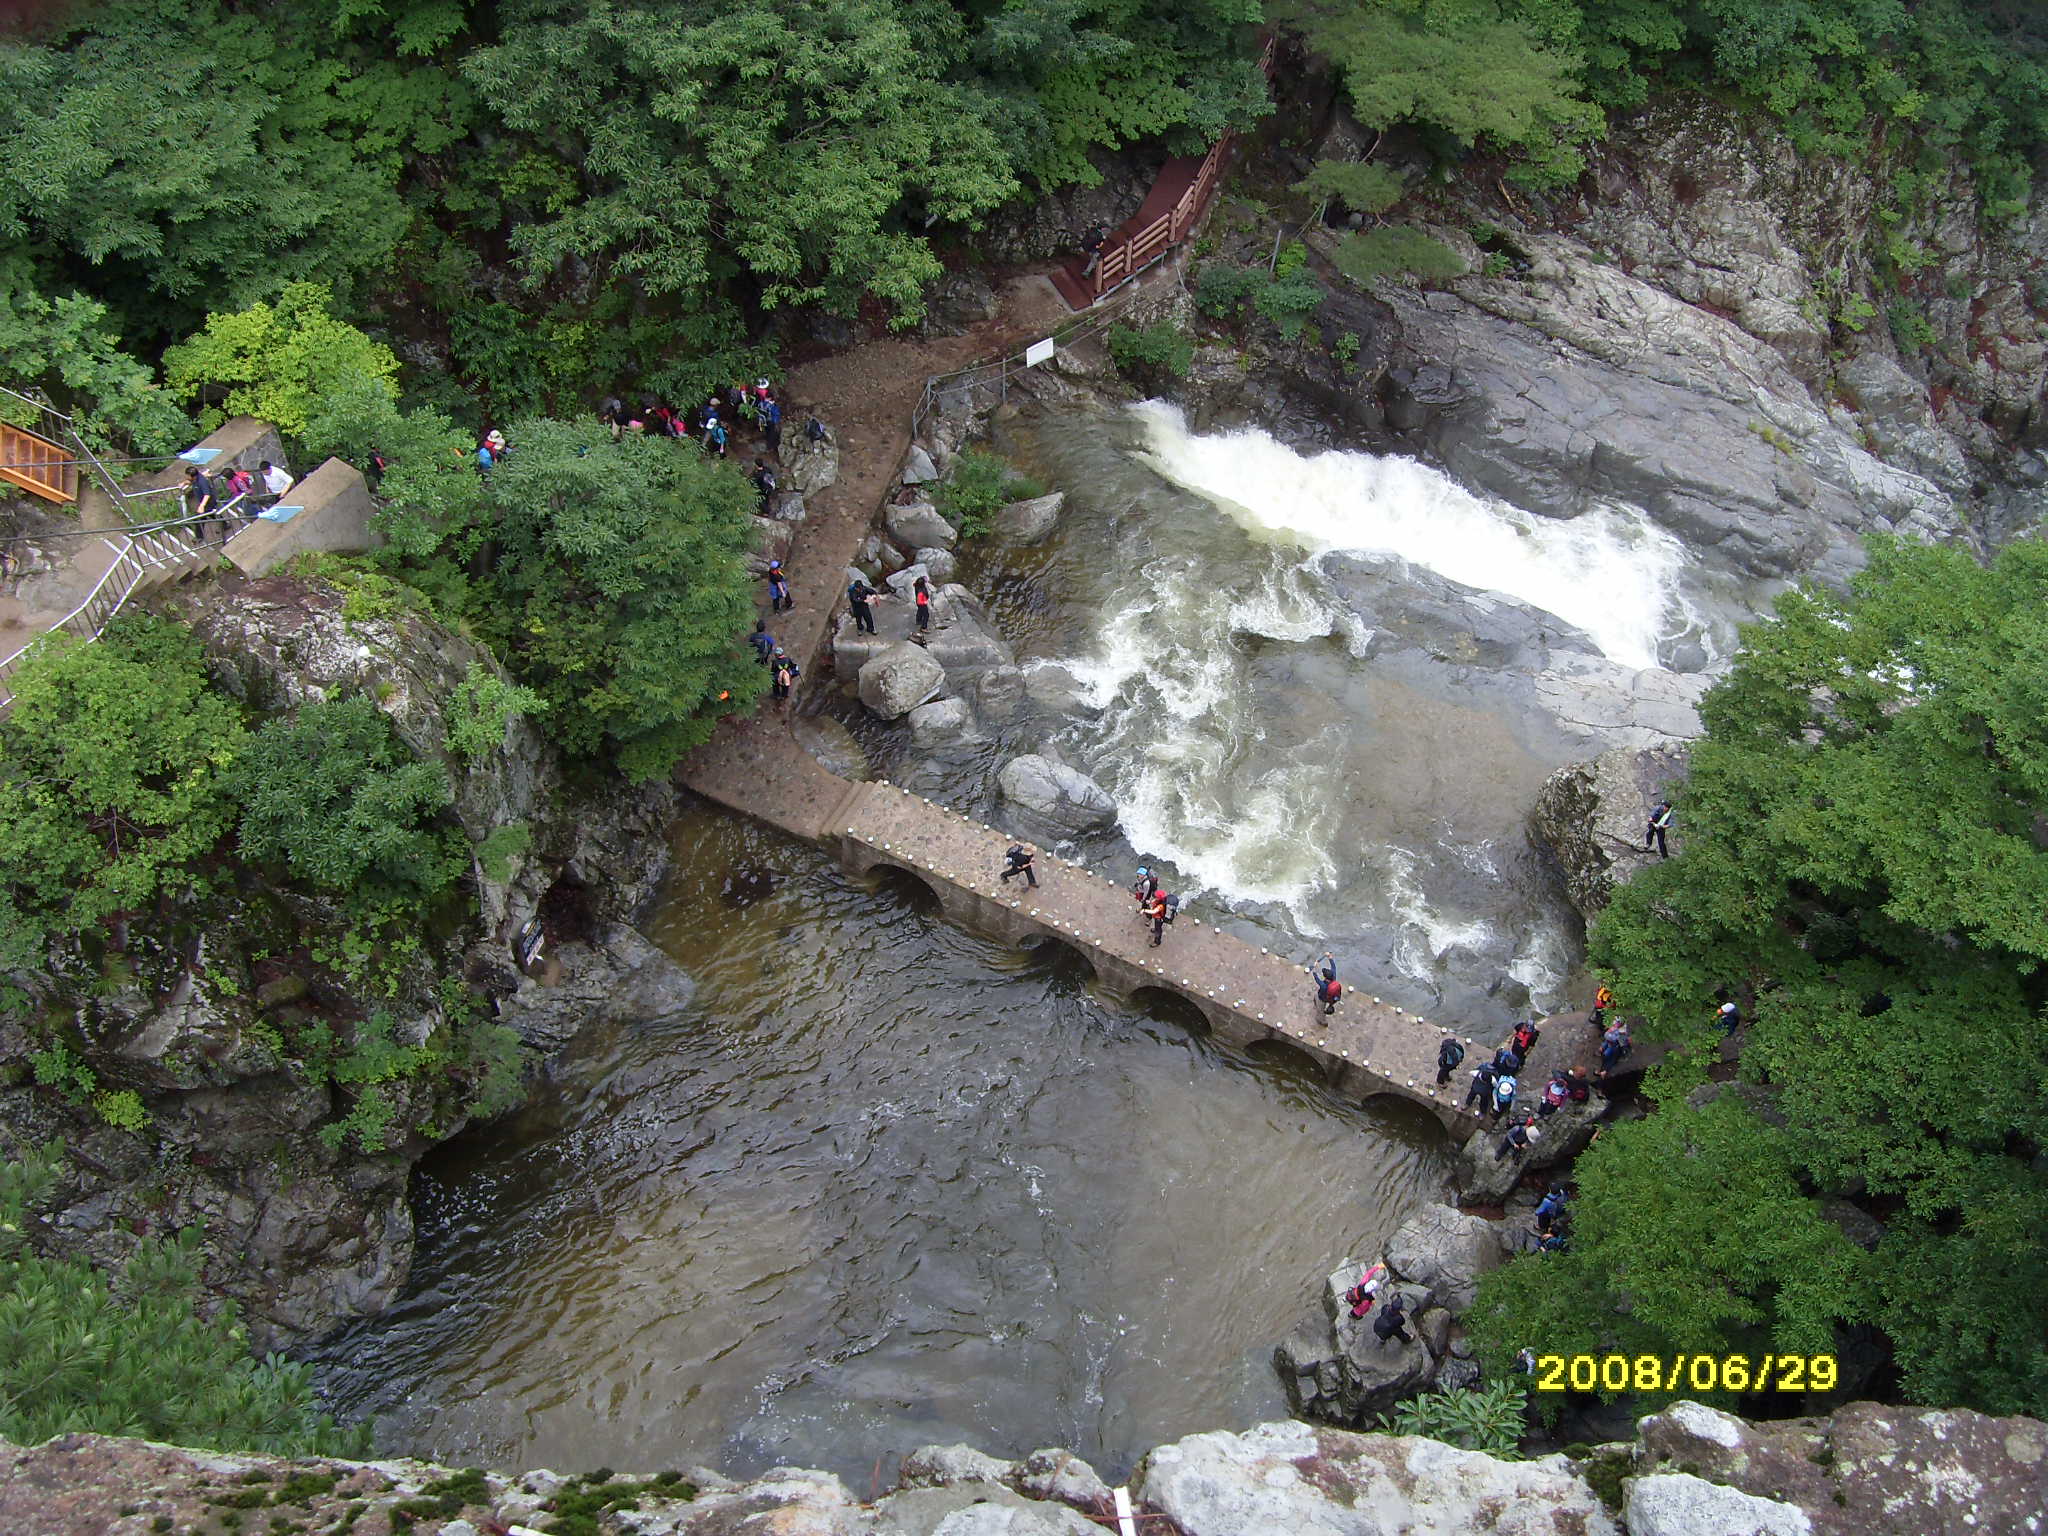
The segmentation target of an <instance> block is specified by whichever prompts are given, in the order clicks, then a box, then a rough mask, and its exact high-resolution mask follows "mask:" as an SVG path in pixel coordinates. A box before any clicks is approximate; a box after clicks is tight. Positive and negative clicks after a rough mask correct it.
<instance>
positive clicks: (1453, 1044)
mask: <svg viewBox="0 0 2048 1536" xmlns="http://www.w3.org/2000/svg"><path fill="white" fill-rule="evenodd" d="M1464 1059H1465V1047H1463V1046H1462V1045H1460V1044H1458V1042H1457V1041H1455V1040H1446V1041H1445V1042H1444V1043H1443V1044H1442V1045H1440V1046H1438V1047H1437V1053H1436V1064H1437V1065H1438V1066H1440V1067H1443V1068H1444V1069H1446V1070H1449V1069H1450V1068H1452V1067H1455V1066H1456V1065H1457V1064H1458V1063H1459V1062H1461V1061H1463V1060H1464Z"/></svg>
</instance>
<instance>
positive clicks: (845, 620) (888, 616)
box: [832, 565, 1017, 687]
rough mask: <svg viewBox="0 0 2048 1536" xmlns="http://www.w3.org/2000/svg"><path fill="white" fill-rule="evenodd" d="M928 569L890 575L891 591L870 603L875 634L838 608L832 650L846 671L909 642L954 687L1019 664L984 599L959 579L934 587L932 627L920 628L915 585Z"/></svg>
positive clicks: (850, 673) (849, 674)
mask: <svg viewBox="0 0 2048 1536" xmlns="http://www.w3.org/2000/svg"><path fill="white" fill-rule="evenodd" d="M924 574H925V568H924V567H923V566H917V565H913V566H907V567H905V568H904V569H903V570H900V571H898V572H896V573H895V574H894V575H892V576H890V577H889V578H888V580H887V582H886V583H885V584H886V585H887V587H888V588H889V592H890V595H889V596H888V597H886V598H881V599H877V600H876V601H874V602H872V603H870V604H869V605H868V606H869V611H870V612H871V613H872V614H873V616H874V621H875V632H874V633H873V634H871V635H864V634H862V633H860V631H859V630H858V629H857V628H856V627H855V625H854V622H853V615H852V614H850V613H848V612H845V611H843V610H842V611H841V612H840V614H839V616H838V617H837V618H836V619H835V620H834V621H833V631H832V649H833V655H834V658H835V660H836V664H837V666H838V669H839V672H840V674H841V675H842V676H844V677H848V678H851V677H852V676H853V675H854V674H856V673H858V672H859V671H860V669H861V668H862V667H863V666H865V665H866V664H867V663H868V662H869V661H870V660H872V659H873V658H874V657H876V656H879V655H881V654H882V653H883V652H885V651H889V650H891V649H893V648H894V647H895V646H897V645H899V644H902V643H903V642H905V641H908V642H910V643H912V644H914V645H916V646H918V647H919V648H921V649H922V650H923V651H924V652H925V654H926V655H928V656H929V657H930V658H931V659H932V660H933V661H934V662H935V663H937V664H938V666H939V667H941V668H942V669H943V670H944V672H945V674H946V677H947V679H948V681H949V684H950V685H951V686H953V687H965V686H966V685H967V684H968V683H970V682H972V681H973V680H974V679H975V678H977V677H979V676H980V675H981V674H982V673H983V672H986V671H989V670H991V669H993V668H1004V667H1014V666H1015V665H1016V660H1017V657H1016V653H1015V652H1014V651H1012V650H1011V649H1010V646H1009V643H1008V642H1007V641H1005V640H1004V639H1003V637H1002V636H1001V635H1000V634H998V633H997V632H996V628H995V625H994V623H993V622H992V621H991V620H990V619H989V616H988V610H987V609H986V608H984V607H983V606H982V604H981V600H980V599H979V598H977V597H976V596H975V595H974V594H973V593H972V592H970V591H968V590H967V588H965V587H963V586H960V585H959V584H958V583H955V582H946V583H944V584H943V585H937V586H935V587H934V588H933V591H932V610H931V611H932V627H931V628H930V629H929V630H926V631H922V632H920V631H919V629H918V627H917V604H916V603H915V602H914V601H913V600H912V598H911V586H912V583H913V582H914V580H915V579H916V578H917V577H918V576H921V575H924Z"/></svg>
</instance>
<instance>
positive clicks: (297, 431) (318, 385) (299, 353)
mask: <svg viewBox="0 0 2048 1536" xmlns="http://www.w3.org/2000/svg"><path fill="white" fill-rule="evenodd" d="M333 303H334V295H333V294H332V293H331V292H329V291H328V290H327V289H326V288H323V287H322V286H320V285H319V284H318V283H292V284H290V285H289V286H287V287H286V288H285V290H284V292H283V294H282V295H280V296H279V298H278V300H277V302H276V303H275V304H270V303H259V304H252V305H250V306H249V307H248V308H247V309H244V310H241V311H239V312H237V313H235V314H231V315H222V314H214V315H208V316H207V317H206V328H205V329H204V330H202V331H201V332H200V333H199V334H198V335H196V336H194V337H192V338H191V339H190V340H189V341H185V342H182V343H180V344H179V345H177V346H175V347H172V348H171V349H170V350H168V351H167V352H165V353H164V372H165V375H166V378H167V380H168V382H169V384H170V387H171V388H172V389H173V390H176V391H177V392H178V393H180V394H182V395H185V396H187V397H188V398H193V399H208V398H209V397H210V395H211V392H212V391H214V390H220V391H223V392H224V393H223V394H222V396H221V398H220V400H219V401H218V404H217V405H214V404H212V403H209V406H208V410H207V412H206V419H207V420H208V421H209V422H211V423H213V424H218V422H219V420H220V417H221V415H222V413H223V412H225V414H227V415H231V416H255V417H258V418H259V419H261V420H263V421H268V422H271V423H274V424H275V425H276V427H277V429H278V430H279V431H281V432H283V433H286V434H287V435H288V436H291V437H298V436H300V435H301V434H303V433H304V432H305V431H306V429H307V427H308V425H309V424H310V423H311V422H312V420H313V417H314V415H315V413H316V412H318V411H320V410H321V409H322V402H323V401H324V400H326V399H327V398H328V397H330V396H332V395H333V394H335V393H336V392H337V391H338V390H341V389H343V388H345V387H357V388H360V387H361V385H362V382H363V381H365V380H367V381H368V382H369V384H370V386H371V388H372V389H373V390H374V389H375V387H376V386H377V385H379V384H381V385H383V386H384V388H385V389H386V390H387V391H389V390H393V389H395V383H394V381H395V380H396V379H397V377H398V359H397V357H396V356H394V355H393V353H392V351H391V349H390V348H389V347H387V346H385V345H384V344H383V343H382V342H379V341H372V340H371V339H370V338H369V337H368V336H366V335H364V334H363V333H362V332H361V331H359V330H357V329H356V328H355V327H354V326H352V325H350V324H348V323H347V322H346V321H344V320H338V319H336V318H335V317H334V314H333Z"/></svg>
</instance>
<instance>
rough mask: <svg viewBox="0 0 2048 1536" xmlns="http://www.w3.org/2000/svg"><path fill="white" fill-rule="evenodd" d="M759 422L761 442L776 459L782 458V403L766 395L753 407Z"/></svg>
mask: <svg viewBox="0 0 2048 1536" xmlns="http://www.w3.org/2000/svg"><path fill="white" fill-rule="evenodd" d="M754 410H755V414H756V416H757V417H758V418H759V419H760V422H761V440H762V441H763V442H764V443H766V444H767V445H768V451H769V452H770V453H772V454H774V455H775V456H776V457H777V458H780V457H781V456H782V402H781V401H780V400H777V399H776V398H775V397H774V396H773V395H766V396H763V397H762V398H761V400H760V401H759V402H758V403H757V404H756V405H755V407H754Z"/></svg>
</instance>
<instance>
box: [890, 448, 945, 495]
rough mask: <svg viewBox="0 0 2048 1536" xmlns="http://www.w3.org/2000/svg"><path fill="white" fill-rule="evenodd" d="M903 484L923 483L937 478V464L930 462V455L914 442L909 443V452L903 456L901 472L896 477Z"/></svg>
mask: <svg viewBox="0 0 2048 1536" xmlns="http://www.w3.org/2000/svg"><path fill="white" fill-rule="evenodd" d="M896 478H897V479H898V480H901V481H902V482H903V483H904V484H905V485H923V484H924V483H925V482H926V481H927V480H936V479H938V478H939V466H938V465H936V464H934V463H933V462H932V456H931V455H930V454H928V453H926V452H925V451H924V449H923V448H922V447H921V446H919V445H918V444H916V443H912V444H911V445H910V452H909V453H907V454H905V455H904V457H903V473H902V474H900V475H898V476H897V477H896Z"/></svg>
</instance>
